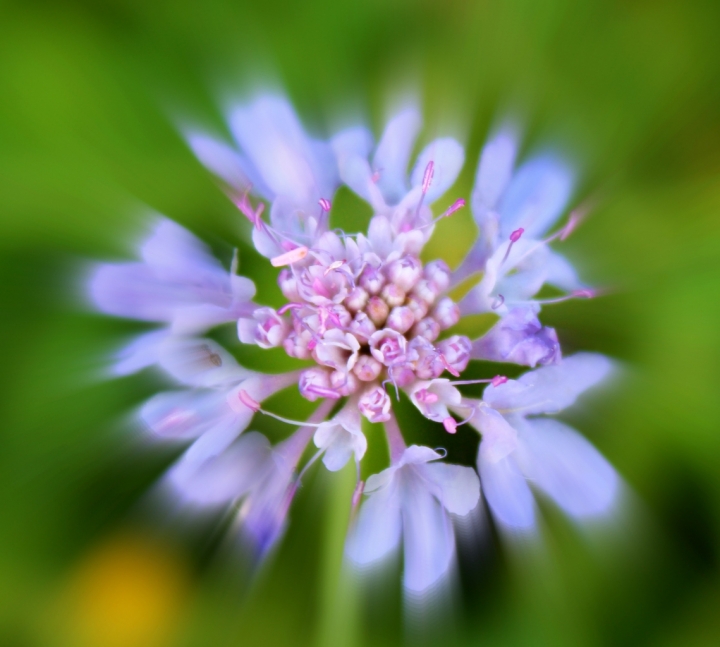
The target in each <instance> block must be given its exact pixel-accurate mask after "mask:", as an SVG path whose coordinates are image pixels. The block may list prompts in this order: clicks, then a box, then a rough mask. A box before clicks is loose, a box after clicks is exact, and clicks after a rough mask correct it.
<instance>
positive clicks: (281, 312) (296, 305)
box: [277, 303, 305, 316]
mask: <svg viewBox="0 0 720 647" xmlns="http://www.w3.org/2000/svg"><path fill="white" fill-rule="evenodd" d="M304 307H305V304H304V303H286V304H285V305H284V306H283V307H282V308H280V309H279V310H278V311H277V313H278V314H279V315H281V316H282V315H284V314H285V313H286V312H287V311H288V310H301V309H302V308H304Z"/></svg>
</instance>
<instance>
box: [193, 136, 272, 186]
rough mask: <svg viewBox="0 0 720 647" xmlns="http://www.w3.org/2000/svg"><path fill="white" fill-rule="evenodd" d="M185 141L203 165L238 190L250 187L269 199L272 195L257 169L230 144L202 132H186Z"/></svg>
mask: <svg viewBox="0 0 720 647" xmlns="http://www.w3.org/2000/svg"><path fill="white" fill-rule="evenodd" d="M187 141H188V144H189V145H190V148H192V151H193V153H195V156H196V157H197V158H198V159H199V160H200V162H201V163H202V165H203V166H205V168H207V169H208V170H209V171H210V172H212V173H213V174H214V175H216V176H217V177H219V178H220V179H221V180H223V182H225V183H226V184H228V185H229V186H231V187H233V188H234V189H237V190H238V191H241V192H242V191H246V190H248V189H250V188H251V187H252V190H253V192H254V193H256V194H257V195H259V196H261V197H263V198H265V199H266V200H270V199H271V198H272V196H273V194H272V192H271V191H270V189H268V187H267V186H265V183H264V182H263V180H262V178H261V177H260V175H259V174H258V172H257V170H256V169H255V168H253V166H252V164H251V163H250V162H249V160H247V159H245V158H244V157H243V156H242V155H241V154H240V153H238V152H237V151H236V150H235V149H233V148H232V147H231V146H228V145H227V144H226V143H225V142H222V141H220V140H218V139H215V138H214V137H210V136H208V135H204V134H202V133H193V132H191V133H188V135H187Z"/></svg>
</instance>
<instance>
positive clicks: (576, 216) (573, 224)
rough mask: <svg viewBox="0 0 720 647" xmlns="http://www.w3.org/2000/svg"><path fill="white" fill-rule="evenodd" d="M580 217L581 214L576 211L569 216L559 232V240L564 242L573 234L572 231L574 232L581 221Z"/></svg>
mask: <svg viewBox="0 0 720 647" xmlns="http://www.w3.org/2000/svg"><path fill="white" fill-rule="evenodd" d="M582 215H583V214H581V213H579V212H578V210H577V209H576V210H575V211H573V212H572V213H571V214H570V217H569V218H568V221H567V224H566V225H565V226H564V227H563V228H562V230H561V231H560V240H565V239H566V238H567V237H568V236H569V235H570V234H572V233H573V231H575V229H577V226H578V225H579V224H580V221H581V220H582Z"/></svg>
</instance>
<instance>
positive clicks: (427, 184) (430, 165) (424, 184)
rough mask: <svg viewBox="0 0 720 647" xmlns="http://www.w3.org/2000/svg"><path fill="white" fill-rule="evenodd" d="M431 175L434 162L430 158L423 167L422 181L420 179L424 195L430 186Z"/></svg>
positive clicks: (433, 170)
mask: <svg viewBox="0 0 720 647" xmlns="http://www.w3.org/2000/svg"><path fill="white" fill-rule="evenodd" d="M433 175H435V164H434V162H433V161H432V160H430V161H429V162H428V165H427V166H426V167H425V173H424V174H423V181H422V192H423V195H425V194H426V193H427V192H428V189H429V188H430V183H431V182H432V179H433Z"/></svg>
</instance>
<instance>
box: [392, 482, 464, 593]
mask: <svg viewBox="0 0 720 647" xmlns="http://www.w3.org/2000/svg"><path fill="white" fill-rule="evenodd" d="M403 490H404V491H403V505H402V520H403V547H404V568H403V585H404V587H405V589H407V590H409V591H412V592H413V593H421V592H423V591H426V590H427V589H429V588H430V587H431V586H433V585H434V584H437V583H439V582H440V581H441V580H442V579H443V577H444V576H445V575H447V573H448V568H449V567H450V564H451V560H452V558H453V555H454V554H455V535H454V533H453V528H452V524H451V523H450V519H449V517H448V515H447V514H446V512H445V511H444V510H443V507H442V505H440V503H439V502H438V501H437V500H436V499H435V497H433V496H432V494H431V493H430V491H429V490H428V489H427V488H426V486H425V484H424V483H423V482H422V481H421V480H420V479H418V478H417V476H416V475H412V476H410V475H407V474H406V475H403Z"/></svg>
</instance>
